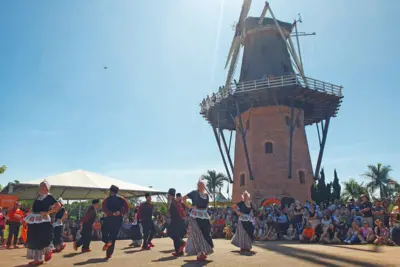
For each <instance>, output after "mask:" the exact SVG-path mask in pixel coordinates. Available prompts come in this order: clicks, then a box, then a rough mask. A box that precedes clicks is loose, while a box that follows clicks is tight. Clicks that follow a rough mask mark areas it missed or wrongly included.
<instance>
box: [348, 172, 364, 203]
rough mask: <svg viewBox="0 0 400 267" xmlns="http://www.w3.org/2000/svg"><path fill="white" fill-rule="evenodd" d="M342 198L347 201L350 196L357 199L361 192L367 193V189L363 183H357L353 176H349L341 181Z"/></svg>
mask: <svg viewBox="0 0 400 267" xmlns="http://www.w3.org/2000/svg"><path fill="white" fill-rule="evenodd" d="M343 185H344V187H343V192H342V199H343V200H345V201H347V200H349V199H351V198H354V199H358V198H360V197H361V195H362V194H367V193H368V192H367V189H366V188H365V187H364V185H363V183H358V182H357V181H356V180H355V179H354V178H350V179H349V180H348V181H345V182H344V183H343Z"/></svg>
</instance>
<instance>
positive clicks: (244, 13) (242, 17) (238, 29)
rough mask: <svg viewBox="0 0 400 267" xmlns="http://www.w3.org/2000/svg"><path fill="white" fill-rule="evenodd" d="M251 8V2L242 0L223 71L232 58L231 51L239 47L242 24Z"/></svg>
mask: <svg viewBox="0 0 400 267" xmlns="http://www.w3.org/2000/svg"><path fill="white" fill-rule="evenodd" d="M250 7H251V0H244V1H243V5H242V10H241V11H240V15H239V20H238V23H237V24H236V31H235V36H234V37H233V40H232V44H231V48H230V49H229V54H228V58H227V59H226V63H225V69H226V68H227V67H228V64H229V61H230V60H231V58H232V54H233V51H234V49H235V47H236V46H237V43H239V45H240V38H241V37H242V32H243V23H244V20H245V19H246V18H247V15H248V14H249V11H250Z"/></svg>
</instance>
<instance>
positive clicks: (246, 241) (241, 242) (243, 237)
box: [231, 221, 252, 249]
mask: <svg viewBox="0 0 400 267" xmlns="http://www.w3.org/2000/svg"><path fill="white" fill-rule="evenodd" d="M231 243H232V245H234V246H235V247H238V248H241V249H251V248H252V241H251V238H250V236H249V235H248V234H247V232H246V230H245V229H244V227H243V224H242V222H240V221H239V223H238V224H237V229H236V233H235V235H234V236H233V238H232V242H231Z"/></svg>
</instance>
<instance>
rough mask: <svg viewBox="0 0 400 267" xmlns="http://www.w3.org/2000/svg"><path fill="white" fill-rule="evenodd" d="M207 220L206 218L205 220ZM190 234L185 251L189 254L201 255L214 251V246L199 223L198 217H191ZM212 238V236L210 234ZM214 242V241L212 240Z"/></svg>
mask: <svg viewBox="0 0 400 267" xmlns="http://www.w3.org/2000/svg"><path fill="white" fill-rule="evenodd" d="M204 221H205V220H204ZM189 229H190V235H189V237H188V240H187V244H186V249H185V252H186V253H187V255H188V256H194V255H197V256H198V255H200V253H202V252H203V253H205V254H207V255H209V254H211V253H212V252H213V247H212V246H211V245H210V244H209V243H208V242H207V241H206V239H205V238H204V236H203V233H202V232H201V229H200V227H199V225H198V223H197V220H196V218H192V217H190V218H189ZM210 239H211V236H210ZM211 242H212V241H211Z"/></svg>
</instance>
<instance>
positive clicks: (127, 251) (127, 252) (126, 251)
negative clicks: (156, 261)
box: [124, 249, 144, 254]
mask: <svg viewBox="0 0 400 267" xmlns="http://www.w3.org/2000/svg"><path fill="white" fill-rule="evenodd" d="M142 251H143V250H141V249H139V250H125V251H124V253H125V254H133V253H138V252H142ZM143 252H144V251H143Z"/></svg>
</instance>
